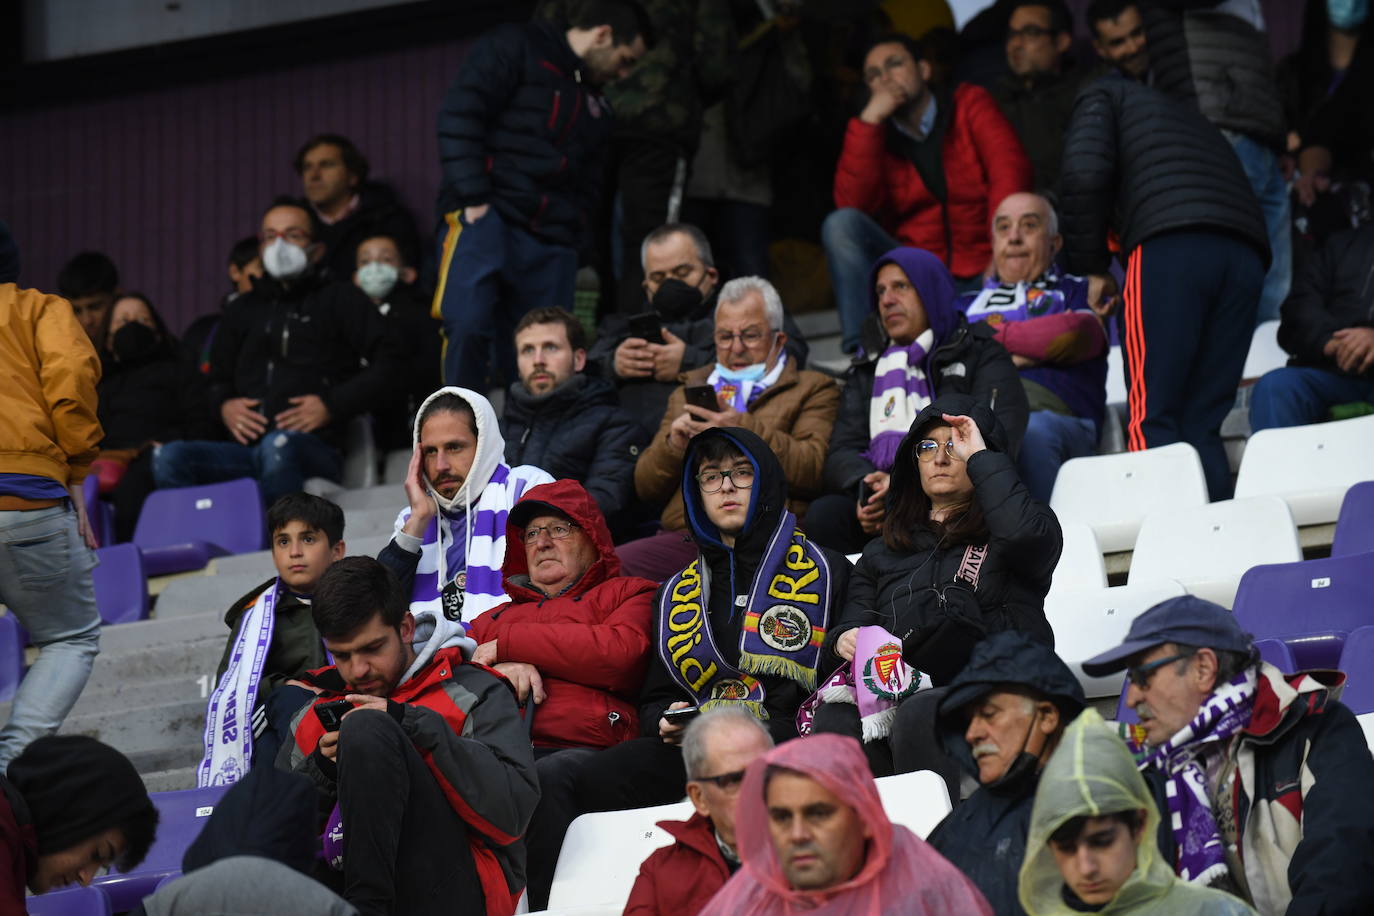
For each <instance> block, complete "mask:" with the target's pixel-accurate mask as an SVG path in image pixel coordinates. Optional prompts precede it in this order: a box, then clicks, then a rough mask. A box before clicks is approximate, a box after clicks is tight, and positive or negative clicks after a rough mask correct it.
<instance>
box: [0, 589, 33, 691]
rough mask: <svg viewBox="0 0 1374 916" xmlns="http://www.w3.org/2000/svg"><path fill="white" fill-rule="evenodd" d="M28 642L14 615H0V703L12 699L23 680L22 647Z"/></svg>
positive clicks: (26, 635)
mask: <svg viewBox="0 0 1374 916" xmlns="http://www.w3.org/2000/svg"><path fill="white" fill-rule="evenodd" d="M28 641H29V638H28V634H27V633H25V632H24V628H23V627H21V626H20V625H19V620H18V619H17V618H16V617H15V616H14V614H11V613H8V612H7V613H5V614H3V615H0V703H8V702H9V701H10V700H12V699H14V692H15V691H16V690H18V689H19V682H20V681H21V680H23V679H24V645H25V644H26V643H27V642H28Z"/></svg>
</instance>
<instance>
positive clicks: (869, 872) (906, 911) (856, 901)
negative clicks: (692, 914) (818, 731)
mask: <svg viewBox="0 0 1374 916" xmlns="http://www.w3.org/2000/svg"><path fill="white" fill-rule="evenodd" d="M770 766H779V767H785V768H787V769H789V770H796V771H797V772H799V773H804V774H806V775H807V776H810V777H811V778H812V779H814V780H815V781H816V782H818V783H820V784H821V785H822V786H824V787H825V788H826V789H827V790H829V791H830V792H831V793H832V794H834V795H835V797H836V798H838V799H840V801H842V802H844V803H845V804H847V805H849V806H851V807H853V808H854V809H855V810H856V811H858V813H859V816H860V817H861V818H863V819H864V820H865V821H866V822H867V823H868V824H870V825H871V826H872V828H873V838H872V840H870V841H869V845H868V850H867V854H866V855H865V857H864V862H863V865H862V867H860V869H859V873H858V874H856V875H855V876H854V877H853V878H851V879H850V880H848V881H846V882H844V883H842V884H837V885H835V886H834V887H829V888H826V889H825V890H815V891H800V890H793V889H792V887H791V886H790V885H789V884H788V883H787V878H786V877H785V876H784V874H783V870H782V865H781V864H780V863H779V861H778V854H777V851H776V850H775V849H774V848H773V840H772V836H771V834H770V832H769V829H768V811H767V807H766V805H765V803H764V794H763V789H764V773H765V772H766V771H767V769H768V767H770ZM735 834H736V837H737V839H738V848H739V852H740V856H741V858H742V859H743V861H744V867H743V868H741V869H740V870H739V871H738V872H736V873H735V875H734V877H733V878H731V879H730V881H729V882H728V883H726V885H725V886H724V887H722V888H721V889H720V891H719V892H718V893H717V894H716V895H715V896H714V897H712V898H711V902H710V903H709V904H707V906H706V909H704V910H702V912H701V916H739V914H744V913H747V914H749V916H771V914H778V916H782V914H789V913H805V914H808V916H811V914H815V916H851V914H852V916H880V914H894V916H895V914H902V916H947V914H959V916H966V914H968V916H978V914H981V916H992V908H991V907H989V906H988V902H987V900H985V899H984V898H983V895H982V894H981V893H980V892H979V890H978V888H976V887H975V886H974V885H973V883H972V882H971V881H969V880H968V878H966V877H964V874H963V873H962V872H960V871H959V870H958V869H957V868H955V867H954V866H953V865H951V864H950V863H949V862H948V861H947V860H946V859H945V858H944V857H943V856H941V855H940V854H939V853H938V852H936V851H935V850H934V849H932V848H931V847H930V846H928V845H926V842H925V841H924V840H922V839H921V838H920V837H918V836H916V834H914V833H912V832H911V831H910V830H908V829H906V828H905V827H901V826H898V825H895V824H893V823H892V822H891V821H889V820H888V819H887V812H885V811H884V810H883V803H882V800H881V799H880V798H879V797H878V787H877V786H876V785H875V784H874V782H873V776H872V774H871V773H870V772H869V769H868V763H867V761H866V760H865V759H864V754H863V751H862V750H861V749H860V748H859V742H857V741H855V740H854V739H853V738H849V737H846V736H841V735H833V734H822V735H814V736H812V737H809V738H798V739H796V740H793V741H788V742H787V743H786V744H782V745H779V746H778V747H775V748H774V749H773V750H771V751H769V752H768V753H767V754H765V755H764V756H763V757H761V758H759V759H758V760H755V761H754V762H753V763H752V764H750V766H749V769H748V772H747V773H746V774H745V777H744V784H743V785H742V786H741V787H740V796H739V802H738V808H737V810H736V813H735Z"/></svg>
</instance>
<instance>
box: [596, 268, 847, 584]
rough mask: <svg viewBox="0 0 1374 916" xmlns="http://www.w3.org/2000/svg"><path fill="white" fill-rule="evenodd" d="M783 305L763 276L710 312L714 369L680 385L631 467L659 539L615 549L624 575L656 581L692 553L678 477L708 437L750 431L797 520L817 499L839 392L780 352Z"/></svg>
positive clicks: (729, 292) (724, 291) (737, 283)
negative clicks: (657, 509) (658, 515)
mask: <svg viewBox="0 0 1374 916" xmlns="http://www.w3.org/2000/svg"><path fill="white" fill-rule="evenodd" d="M786 344H787V334H786V332H785V331H783V307H782V299H781V298H780V297H779V296H778V291H777V290H776V289H774V287H773V285H772V284H771V283H769V282H768V281H767V280H764V279H762V278H761V277H740V278H739V279H736V280H731V281H730V282H729V283H727V284H725V286H724V287H722V288H721V291H720V295H719V297H718V301H717V304H716V312H715V345H716V362H715V365H714V366H702V367H701V368H699V369H694V370H692V371H691V372H688V373H686V374H685V375H683V376H682V385H680V386H679V387H678V388H677V390H676V391H674V392H673V394H672V397H670V398H669V399H668V409H667V410H666V411H665V412H664V414H663V420H662V422H661V423H660V424H659V429H658V432H657V433H656V434H655V435H654V438H653V442H652V443H651V444H650V445H649V447H648V448H646V449H645V450H644V452H643V453H642V454H641V455H640V456H639V461H638V463H636V465H635V492H636V494H637V495H638V496H639V498H640V499H641V500H643V501H645V502H647V503H650V504H654V505H662V504H664V503H667V507H666V508H665V509H664V511H663V515H662V522H663V530H662V532H660V533H659V534H657V535H655V536H653V537H650V538H643V539H641V540H638V541H633V542H631V543H629V544H626V545H624V546H622V547H621V548H620V559H621V561H622V562H623V563H624V564H625V569H626V572H628V573H631V574H633V575H640V576H644V577H645V578H648V579H653V580H654V581H662V580H663V579H664V578H666V577H667V576H669V575H671V574H672V573H673V572H674V571H676V570H678V569H680V568H682V566H683V564H685V563H687V562H688V561H689V560H691V558H692V557H693V556H694V555H695V552H696V549H695V547H694V546H693V545H692V543H691V541H690V539H689V538H688V536H687V534H686V529H687V517H686V512H685V509H684V506H683V501H682V490H681V482H682V473H683V472H682V468H683V458H684V456H685V454H686V449H687V443H688V442H689V441H690V440H691V439H692V437H693V436H695V435H697V434H698V433H700V432H702V431H704V430H707V429H711V428H713V427H720V428H738V429H747V430H749V431H750V432H752V433H755V434H757V435H759V436H761V437H763V438H764V439H765V440H766V441H767V442H768V444H769V445H770V446H771V447H772V449H773V451H774V453H775V454H776V455H777V458H778V460H779V461H780V462H781V463H782V473H783V474H784V475H785V476H786V480H787V483H788V485H789V488H790V492H791V495H792V499H791V501H790V502H789V503H788V508H790V509H791V510H792V511H793V512H794V513H796V514H797V515H802V514H803V513H804V512H805V511H806V506H807V503H808V502H809V501H810V500H811V499H813V498H815V497H816V496H817V495H819V492H820V487H821V468H822V466H823V465H824V463H825V452H826V448H827V446H828V444H829V441H830V432H831V429H832V428H833V427H834V425H835V411H836V408H837V407H838V405H839V400H840V392H839V389H838V388H837V387H836V385H835V382H834V380H833V379H831V378H830V377H829V376H826V375H823V374H821V373H819V372H814V371H811V370H806V369H801V368H800V367H799V366H798V365H797V362H796V360H795V359H794V358H793V356H792V355H791V354H789V353H788V352H787V351H786Z"/></svg>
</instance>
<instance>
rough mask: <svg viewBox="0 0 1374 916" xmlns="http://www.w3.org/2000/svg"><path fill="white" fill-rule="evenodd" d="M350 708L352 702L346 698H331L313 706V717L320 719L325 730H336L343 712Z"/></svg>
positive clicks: (341, 719)
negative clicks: (326, 701)
mask: <svg viewBox="0 0 1374 916" xmlns="http://www.w3.org/2000/svg"><path fill="white" fill-rule="evenodd" d="M352 708H353V704H352V703H350V702H348V701H347V700H331V701H329V702H328V703H321V704H319V705H318V706H316V707H315V718H317V719H319V720H320V724H321V725H323V726H324V730H325V731H327V732H336V731H338V730H339V725H340V724H341V723H342V722H343V717H344V714H345V713H346V712H348V711H349V710H350V709H352Z"/></svg>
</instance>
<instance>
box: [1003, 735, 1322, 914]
mask: <svg viewBox="0 0 1374 916" xmlns="http://www.w3.org/2000/svg"><path fill="white" fill-rule="evenodd" d="M1133 764H1134V761H1132V760H1131V755H1130V753H1129V752H1127V750H1126V748H1125V747H1123V746H1122V744H1121V741H1120V739H1119V738H1117V736H1116V735H1114V734H1112V732H1111V730H1110V729H1108V728H1107V727H1106V725H1105V724H1104V723H1103V722H1102V718H1101V717H1100V716H1099V715H1098V714H1097V712H1096V711H1095V710H1087V711H1086V712H1084V713H1083V714H1082V715H1081V716H1079V717H1078V719H1077V720H1075V721H1074V722H1072V723H1070V724H1069V726H1068V729H1067V730H1066V731H1065V733H1064V738H1063V742H1062V746H1061V748H1060V749H1059V751H1058V752H1056V753H1055V755H1054V756H1053V757H1051V758H1050V761H1049V763H1048V765H1046V767H1045V772H1044V775H1043V776H1042V777H1041V779H1040V786H1039V789H1038V790H1037V791H1036V793H1035V807H1034V809H1033V811H1032V812H1031V814H1030V820H1029V826H1030V839H1029V844H1028V846H1027V847H1026V860H1025V864H1024V865H1022V866H1021V867H1020V897H1021V901H1020V902H1021V906H1023V907H1025V912H1029V913H1033V914H1035V916H1073V914H1075V913H1084V912H1089V913H1111V914H1122V916H1125V914H1130V916H1213V914H1217V916H1245V914H1253V913H1254V910H1252V909H1250V907H1248V906H1246V905H1245V904H1244V903H1242V902H1241V901H1240V900H1237V899H1236V898H1235V897H1232V896H1230V895H1229V894H1224V893H1222V892H1220V891H1216V890H1212V889H1210V888H1205V887H1199V886H1197V885H1196V884H1192V883H1189V882H1187V881H1183V880H1180V879H1179V878H1178V877H1176V876H1175V875H1174V874H1173V873H1172V872H1171V870H1170V869H1169V863H1168V862H1167V861H1166V860H1164V859H1163V858H1162V857H1161V855H1160V851H1159V849H1158V848H1156V846H1155V844H1154V842H1153V840H1152V839H1151V836H1152V834H1153V833H1154V830H1155V826H1156V825H1157V824H1158V823H1159V822H1160V816H1159V809H1157V808H1156V807H1155V805H1154V800H1153V799H1151V798H1150V793H1149V790H1148V789H1147V788H1146V786H1145V781H1144V780H1142V779H1141V778H1140V774H1139V773H1138V772H1136V769H1135V766H1134V765H1133ZM1281 911H1282V910H1281V909H1280V910H1278V911H1275V912H1281ZM998 912H999V913H1007V912H1012V911H1011V910H1005V909H999V910H998ZM1289 912H1294V911H1293V910H1289ZM1328 912H1329V911H1328Z"/></svg>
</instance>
